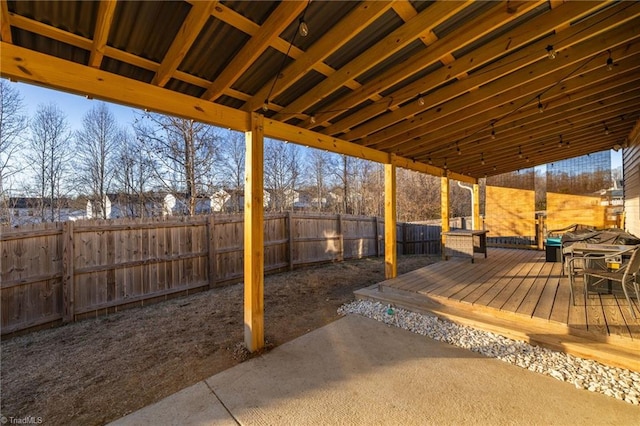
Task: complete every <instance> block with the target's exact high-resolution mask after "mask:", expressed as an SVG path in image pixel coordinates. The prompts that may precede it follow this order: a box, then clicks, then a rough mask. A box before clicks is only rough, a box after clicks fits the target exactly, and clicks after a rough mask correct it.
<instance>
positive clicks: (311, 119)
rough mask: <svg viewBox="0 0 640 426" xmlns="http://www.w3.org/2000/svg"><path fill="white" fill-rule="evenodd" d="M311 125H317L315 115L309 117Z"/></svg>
mask: <svg viewBox="0 0 640 426" xmlns="http://www.w3.org/2000/svg"><path fill="white" fill-rule="evenodd" d="M309 123H311V124H316V116H315V115H312V116H311V117H309Z"/></svg>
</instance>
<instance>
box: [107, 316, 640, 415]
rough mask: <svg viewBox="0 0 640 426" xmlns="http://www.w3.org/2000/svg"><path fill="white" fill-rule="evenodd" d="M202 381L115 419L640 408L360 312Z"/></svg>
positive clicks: (625, 411)
mask: <svg viewBox="0 0 640 426" xmlns="http://www.w3.org/2000/svg"><path fill="white" fill-rule="evenodd" d="M205 383H206V385H205ZM205 383H200V384H198V385H196V386H194V387H193V388H189V389H187V390H185V391H182V392H179V393H178V394H176V395H173V396H171V397H169V398H167V399H165V400H163V401H160V402H159V403H158V404H155V405H153V406H150V407H146V408H144V409H142V410H140V411H139V412H136V413H133V414H131V415H129V416H127V417H125V418H123V419H121V420H119V421H118V422H116V423H114V424H118V425H133V424H135V425H142V424H149V425H151V424H202V425H205V424H225V423H226V422H229V421H230V420H231V421H236V422H237V423H238V424H246V425H253V424H261V425H262V424H269V425H280V424H291V425H317V424H325V425H326V424H355V425H369V424H385V425H389V424H391V425H396V424H403V425H411V424H438V425H443V424H444V425H448V424H451V425H453V424H455V425H459V424H474V425H478V424H492V425H495V424H522V425H536V424H537V425H550V424H559V425H578V424H615V425H627V424H628V425H631V424H638V419H640V407H637V406H633V405H630V404H627V403H624V402H621V401H618V400H615V399H613V398H610V397H606V396H604V395H600V394H595V393H592V392H588V391H585V390H578V389H576V388H575V387H574V386H573V385H571V384H568V383H563V382H560V381H558V380H555V379H553V378H550V377H547V376H543V375H540V374H536V373H532V372H530V371H527V370H524V369H522V368H519V367H515V366H512V365H509V364H507V363H504V362H502V361H499V360H496V359H489V358H484V357H482V356H480V355H477V354H475V353H473V352H470V351H467V350H464V349H460V348H457V347H453V346H450V345H447V344H444V343H441V342H437V341H434V340H431V339H429V338H426V337H423V336H419V335H416V334H413V333H410V332H408V331H405V330H402V329H398V328H395V327H389V326H387V325H384V324H382V323H379V322H377V321H374V320H371V319H367V318H363V317H359V316H347V317H345V318H342V319H340V320H338V321H335V322H333V323H331V324H329V325H327V326H325V327H323V328H321V329H318V330H315V331H313V332H311V333H308V334H306V335H304V336H302V337H300V338H298V339H296V340H293V341H291V342H289V343H286V344H284V345H282V346H280V347H277V348H275V349H274V350H272V351H271V352H269V353H267V354H265V355H263V356H261V357H258V358H254V359H252V360H250V361H247V362H245V363H242V364H240V365H238V366H236V367H233V368H231V369H229V370H226V371H224V372H222V373H219V374H217V375H215V376H213V377H211V378H209V379H207V380H206V381H205ZM221 403H222V404H221ZM226 410H228V412H230V413H231V416H233V418H232V419H230V418H229V416H224V414H225V412H226ZM154 413H155V414H154ZM166 413H169V414H166ZM180 413H182V414H180Z"/></svg>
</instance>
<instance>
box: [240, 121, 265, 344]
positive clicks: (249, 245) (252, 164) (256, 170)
mask: <svg viewBox="0 0 640 426" xmlns="http://www.w3.org/2000/svg"><path fill="white" fill-rule="evenodd" d="M263 120H264V117H263V116H262V115H259V114H256V113H252V114H251V127H250V130H249V131H248V132H247V133H246V157H245V158H246V160H245V161H246V167H245V179H244V342H245V345H246V346H247V349H248V350H249V351H250V352H255V351H257V350H260V349H262V348H263V347H264V206H263V186H264V176H263V171H264V124H263V123H264V121H263Z"/></svg>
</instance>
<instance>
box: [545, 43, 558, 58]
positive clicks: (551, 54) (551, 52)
mask: <svg viewBox="0 0 640 426" xmlns="http://www.w3.org/2000/svg"><path fill="white" fill-rule="evenodd" d="M547 56H548V57H549V59H555V58H556V50H555V49H554V48H553V46H552V45H548V46H547Z"/></svg>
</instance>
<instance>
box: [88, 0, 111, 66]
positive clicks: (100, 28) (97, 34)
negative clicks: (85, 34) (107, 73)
mask: <svg viewBox="0 0 640 426" xmlns="http://www.w3.org/2000/svg"><path fill="white" fill-rule="evenodd" d="M116 4H117V2H116V0H101V1H100V6H99V7H98V17H97V18H96V29H95V31H94V32H93V46H92V47H91V55H90V56H89V66H90V67H94V68H100V64H101V63H102V58H103V56H104V48H105V46H106V45H107V38H108V37H109V30H110V29H111V22H112V20H113V14H114V12H115V10H116Z"/></svg>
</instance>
